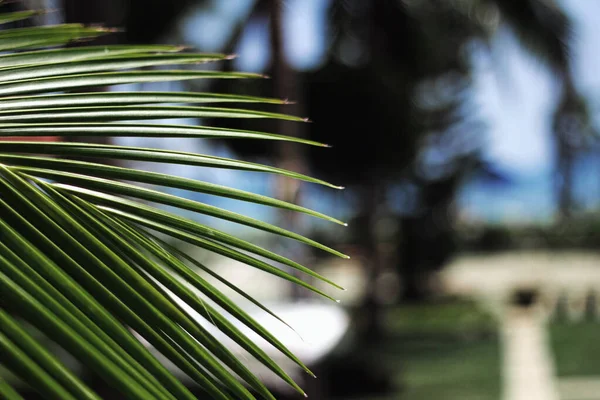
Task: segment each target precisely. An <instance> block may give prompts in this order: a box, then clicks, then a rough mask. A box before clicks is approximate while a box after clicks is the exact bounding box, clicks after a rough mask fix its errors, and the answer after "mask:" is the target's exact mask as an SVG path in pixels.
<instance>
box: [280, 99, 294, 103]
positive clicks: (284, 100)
mask: <svg viewBox="0 0 600 400" xmlns="http://www.w3.org/2000/svg"><path fill="white" fill-rule="evenodd" d="M283 104H296V102H295V101H294V100H290V99H283Z"/></svg>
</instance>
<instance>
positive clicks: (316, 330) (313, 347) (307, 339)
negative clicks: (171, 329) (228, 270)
mask: <svg viewBox="0 0 600 400" xmlns="http://www.w3.org/2000/svg"><path fill="white" fill-rule="evenodd" d="M175 300H176V301H177V303H179V304H180V305H181V306H182V307H183V308H184V309H185V310H186V311H187V312H188V313H189V314H190V315H191V316H192V317H193V318H195V320H196V321H198V322H199V323H200V324H202V326H204V327H205V328H206V329H207V330H208V331H210V333H212V334H213V335H214V336H215V338H216V339H218V340H219V341H220V342H221V343H223V344H224V345H225V346H226V347H227V348H228V349H229V350H230V351H231V352H232V353H234V355H236V356H237V357H239V358H240V359H241V360H242V361H243V362H244V363H245V364H246V365H247V366H248V368H249V369H250V370H251V371H252V372H253V373H254V374H255V375H257V376H258V377H259V378H260V379H261V380H262V381H263V382H264V383H265V384H266V385H268V386H269V387H271V388H273V389H278V390H281V391H285V390H288V389H289V387H288V386H287V384H285V383H284V382H283V381H282V380H281V379H280V378H278V377H277V376H276V375H275V374H274V373H272V372H271V371H270V370H268V369H267V368H266V367H264V366H263V365H262V364H260V363H259V362H257V361H256V360H254V359H253V358H251V357H248V353H246V352H245V351H244V350H243V349H242V348H241V347H239V346H238V345H237V344H236V343H235V342H234V341H233V340H231V339H229V337H227V336H226V335H224V334H223V333H222V332H221V331H219V330H218V329H217V328H216V327H215V326H213V325H212V324H211V323H210V322H208V321H206V320H205V319H204V318H203V317H201V316H200V315H199V314H198V313H197V312H195V311H194V310H193V309H191V308H190V307H189V306H188V305H187V304H185V303H183V302H182V301H181V300H179V299H175ZM265 306H267V307H268V308H269V309H270V310H271V311H273V313H275V314H276V315H278V316H279V317H280V318H281V319H283V320H284V321H285V322H287V323H288V324H289V325H290V326H292V327H293V328H294V329H295V331H296V332H294V331H293V330H291V329H290V328H289V327H287V326H285V325H284V324H283V323H281V322H280V321H278V320H276V319H275V318H273V317H272V316H270V315H268V314H266V313H265V312H263V311H260V312H254V311H248V313H249V314H250V316H251V317H252V318H254V319H255V320H256V321H257V322H258V323H259V324H260V325H262V326H263V327H264V328H265V329H266V330H268V331H269V332H270V333H271V334H272V335H274V336H275V337H276V338H277V339H279V340H280V341H281V342H282V343H283V344H284V345H285V346H286V347H287V348H288V349H289V350H290V351H291V352H292V353H294V354H295V355H296V356H297V357H298V358H299V359H300V360H302V362H304V363H305V364H306V365H308V366H309V367H310V366H312V365H315V364H316V363H318V362H319V361H320V360H322V359H323V358H324V357H325V356H327V355H328V354H329V353H331V352H332V351H333V350H334V349H335V348H336V347H337V346H338V344H339V343H340V342H341V340H342V338H343V337H344V335H345V333H346V332H347V330H348V327H349V325H350V318H349V316H348V314H347V313H346V312H345V311H344V310H343V309H342V308H341V307H339V306H336V305H333V304H332V305H329V304H322V303H315V302H298V303H278V304H272V305H269V304H265ZM223 314H224V315H225V316H226V317H227V319H228V320H229V321H230V322H231V323H233V324H234V325H235V326H236V328H238V329H239V330H240V331H242V332H243V333H244V334H245V335H247V336H248V338H250V339H251V340H252V341H254V342H255V343H256V344H257V345H258V346H259V347H260V348H261V349H262V350H263V351H265V352H266V353H267V355H268V356H269V357H271V358H272V359H273V360H274V361H275V362H276V363H277V364H279V366H280V367H282V368H283V369H284V370H285V371H286V372H287V373H288V374H289V375H290V376H291V377H292V378H293V379H294V380H296V381H297V382H299V383H302V381H303V380H304V379H313V378H311V377H310V376H309V375H308V374H306V373H305V372H303V371H301V370H300V368H299V367H298V366H297V365H296V364H295V363H293V362H292V361H290V360H289V359H288V358H286V357H285V356H284V355H283V354H282V353H280V352H279V351H278V350H277V349H275V348H274V347H273V346H271V345H270V344H269V343H268V342H267V341H265V340H264V339H262V338H261V337H260V336H258V335H257V334H256V333H254V332H253V331H252V330H250V329H249V328H248V327H246V326H245V325H243V324H242V323H240V322H239V321H238V320H236V319H234V318H233V317H231V316H229V315H228V314H226V313H223ZM137 337H138V338H140V339H141V341H142V343H144V345H146V346H147V347H148V348H150V349H151V351H152V353H153V354H154V355H155V356H156V357H157V358H158V359H159V360H160V361H161V362H163V363H164V364H165V365H166V366H167V368H169V370H170V371H172V372H173V373H175V374H176V376H178V377H179V378H180V379H181V380H182V381H183V382H184V383H186V384H191V383H192V381H191V380H190V378H189V377H187V375H185V374H183V372H182V371H180V370H179V369H178V368H177V367H175V366H174V365H173V364H172V363H171V362H170V361H168V360H167V359H166V358H165V357H164V356H162V355H161V354H160V353H159V352H158V351H156V350H155V349H154V348H153V347H152V346H151V345H150V344H149V343H148V342H146V341H145V340H144V339H142V338H141V337H140V336H137Z"/></svg>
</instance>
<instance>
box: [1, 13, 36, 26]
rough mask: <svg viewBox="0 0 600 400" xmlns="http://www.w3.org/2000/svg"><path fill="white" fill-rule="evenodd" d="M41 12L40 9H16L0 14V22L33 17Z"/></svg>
mask: <svg viewBox="0 0 600 400" xmlns="http://www.w3.org/2000/svg"><path fill="white" fill-rule="evenodd" d="M40 14H43V12H42V11H16V12H11V13H6V14H0V24H7V23H9V22H14V21H20V20H22V19H27V18H31V17H35V16H36V15H40Z"/></svg>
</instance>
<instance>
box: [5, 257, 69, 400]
mask: <svg viewBox="0 0 600 400" xmlns="http://www.w3.org/2000/svg"><path fill="white" fill-rule="evenodd" d="M0 265H3V260H2V259H1V258H0ZM0 277H2V270H0ZM3 283H4V282H2V281H0V284H3ZM0 357H1V359H2V363H3V364H4V365H6V366H8V367H9V368H10V369H11V371H13V372H14V373H15V374H17V375H18V376H19V377H20V378H21V379H23V380H24V381H26V382H30V383H31V385H32V386H33V387H34V388H35V389H36V391H37V392H39V393H41V394H43V395H44V396H46V397H47V398H51V399H57V400H77V399H76V398H75V397H73V396H72V395H71V394H70V393H69V392H68V391H67V390H65V388H63V387H62V386H61V385H60V384H59V383H58V382H56V381H55V380H54V379H52V377H51V376H50V375H49V374H48V373H47V372H46V371H44V370H43V369H42V368H41V367H40V366H39V365H38V364H37V363H36V362H35V361H34V360H32V359H31V358H30V357H29V356H27V354H26V353H25V352H23V350H21V349H20V348H19V347H18V346H17V345H16V344H15V343H13V342H11V341H10V340H9V339H8V338H7V337H6V336H5V335H4V334H3V333H0ZM3 389H6V387H5V386H3Z"/></svg>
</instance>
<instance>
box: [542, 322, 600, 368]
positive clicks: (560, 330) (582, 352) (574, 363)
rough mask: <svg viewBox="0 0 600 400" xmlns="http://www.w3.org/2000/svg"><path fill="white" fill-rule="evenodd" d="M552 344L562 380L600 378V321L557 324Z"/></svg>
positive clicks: (551, 329)
mask: <svg viewBox="0 0 600 400" xmlns="http://www.w3.org/2000/svg"><path fill="white" fill-rule="evenodd" d="M550 345H551V348H552V351H553V354H554V359H555V363H556V373H557V375H558V376H559V377H566V376H590V375H594V376H600V322H579V323H567V322H553V323H551V324H550Z"/></svg>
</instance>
